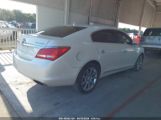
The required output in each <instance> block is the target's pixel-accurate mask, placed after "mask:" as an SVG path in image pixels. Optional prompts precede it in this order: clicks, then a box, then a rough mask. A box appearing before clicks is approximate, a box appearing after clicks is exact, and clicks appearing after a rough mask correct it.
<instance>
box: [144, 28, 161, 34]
mask: <svg viewBox="0 0 161 120" xmlns="http://www.w3.org/2000/svg"><path fill="white" fill-rule="evenodd" d="M143 36H161V28H153V29H147V30H146V31H145V32H144V34H143Z"/></svg>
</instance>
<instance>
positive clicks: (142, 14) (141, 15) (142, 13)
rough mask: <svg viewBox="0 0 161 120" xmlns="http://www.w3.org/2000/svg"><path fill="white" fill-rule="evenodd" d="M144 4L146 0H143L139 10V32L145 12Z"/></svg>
mask: <svg viewBox="0 0 161 120" xmlns="http://www.w3.org/2000/svg"><path fill="white" fill-rule="evenodd" d="M145 4H146V0H144V2H143V7H142V10H141V14H140V20H139V34H140V33H141V28H142V22H143V17H144V12H145Z"/></svg>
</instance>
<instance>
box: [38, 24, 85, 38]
mask: <svg viewBox="0 0 161 120" xmlns="http://www.w3.org/2000/svg"><path fill="white" fill-rule="evenodd" d="M83 29H85V27H76V26H60V27H54V28H49V29H47V30H44V31H41V32H39V33H38V34H40V35H47V36H54V37H66V36H68V35H71V34H73V33H75V32H78V31H80V30H83Z"/></svg>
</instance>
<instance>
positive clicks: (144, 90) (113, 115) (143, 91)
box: [107, 76, 161, 119]
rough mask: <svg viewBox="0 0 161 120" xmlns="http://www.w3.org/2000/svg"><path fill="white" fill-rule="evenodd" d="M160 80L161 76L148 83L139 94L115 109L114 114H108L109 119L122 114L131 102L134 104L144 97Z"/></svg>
mask: <svg viewBox="0 0 161 120" xmlns="http://www.w3.org/2000/svg"><path fill="white" fill-rule="evenodd" d="M159 80H161V76H159V77H157V78H156V79H154V80H152V81H151V82H149V83H147V84H146V85H145V86H144V87H143V88H142V89H140V90H139V91H138V92H136V93H135V94H134V95H132V96H130V97H128V98H127V99H126V101H124V102H123V103H122V104H121V105H120V106H118V107H117V108H115V109H114V110H113V111H112V112H110V113H109V114H108V116H107V117H108V118H110V119H112V118H114V117H115V115H116V114H117V113H118V112H120V111H121V110H122V109H123V108H125V107H126V106H127V105H129V104H130V103H131V102H133V101H134V100H135V99H137V98H138V97H140V96H141V95H143V94H144V93H145V92H146V91H147V90H148V89H150V88H151V87H152V86H153V85H154V84H155V83H157V82H158V81H159Z"/></svg>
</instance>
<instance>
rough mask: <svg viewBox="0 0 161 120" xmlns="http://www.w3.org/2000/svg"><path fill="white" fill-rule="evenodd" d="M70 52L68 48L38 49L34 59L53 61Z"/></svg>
mask: <svg viewBox="0 0 161 120" xmlns="http://www.w3.org/2000/svg"><path fill="white" fill-rule="evenodd" d="M69 50H70V47H56V48H43V49H40V50H39V52H38V53H37V55H36V58H40V59H46V60H50V61H54V60H56V59H58V58H59V57H61V56H62V55H64V54H65V53H66V52H68V51H69Z"/></svg>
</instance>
